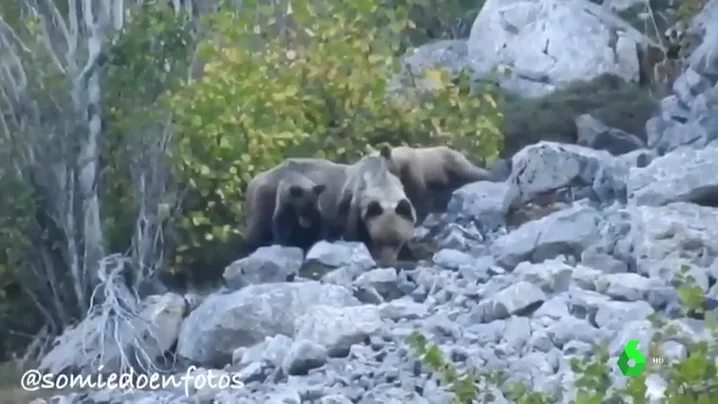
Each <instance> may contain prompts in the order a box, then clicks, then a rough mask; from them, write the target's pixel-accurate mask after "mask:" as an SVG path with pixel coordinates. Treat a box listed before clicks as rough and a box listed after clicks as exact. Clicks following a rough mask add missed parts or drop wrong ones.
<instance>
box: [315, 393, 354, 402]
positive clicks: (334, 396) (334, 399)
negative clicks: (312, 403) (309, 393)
mask: <svg viewBox="0 0 718 404" xmlns="http://www.w3.org/2000/svg"><path fill="white" fill-rule="evenodd" d="M319 404H352V401H351V400H350V399H348V398H346V397H345V396H343V395H341V394H332V395H329V396H324V397H322V398H321V400H319Z"/></svg>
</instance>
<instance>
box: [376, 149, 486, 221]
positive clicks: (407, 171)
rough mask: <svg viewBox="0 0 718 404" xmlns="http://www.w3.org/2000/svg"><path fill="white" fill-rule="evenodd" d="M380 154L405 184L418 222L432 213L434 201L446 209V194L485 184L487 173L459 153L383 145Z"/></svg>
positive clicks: (448, 150) (449, 150)
mask: <svg viewBox="0 0 718 404" xmlns="http://www.w3.org/2000/svg"><path fill="white" fill-rule="evenodd" d="M376 154H379V155H381V156H383V157H384V158H385V159H386V160H388V161H389V169H390V170H391V172H392V173H394V174H395V175H396V176H397V177H399V179H400V180H401V183H402V184H403V185H404V189H405V191H406V194H407V195H408V196H409V199H411V202H412V203H413V204H414V207H415V209H416V211H417V216H418V219H417V220H419V221H420V220H423V219H424V218H425V217H426V215H427V214H428V213H429V212H430V211H431V210H432V206H431V202H432V200H434V198H432V197H435V196H441V198H437V199H438V200H439V201H438V205H439V206H438V207H437V208H438V209H445V208H446V204H447V203H448V197H447V196H446V195H442V194H448V195H449V197H450V194H451V191H453V190H455V189H457V188H460V187H461V186H463V185H466V184H469V183H472V182H476V181H488V180H489V179H490V178H491V174H490V172H489V171H488V170H485V169H483V168H480V167H477V166H476V165H475V164H473V163H472V162H471V161H469V159H468V158H467V157H466V156H464V154H462V153H461V152H459V151H456V150H454V149H451V148H449V147H446V146H437V147H423V148H414V147H408V146H399V147H389V146H383V147H381V149H380V150H379V152H377V153H375V154H374V155H376Z"/></svg>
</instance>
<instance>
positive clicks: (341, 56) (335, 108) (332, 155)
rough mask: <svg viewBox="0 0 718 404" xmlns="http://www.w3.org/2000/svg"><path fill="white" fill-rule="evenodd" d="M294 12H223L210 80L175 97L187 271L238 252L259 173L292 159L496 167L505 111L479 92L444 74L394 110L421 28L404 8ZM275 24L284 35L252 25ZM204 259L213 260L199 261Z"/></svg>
mask: <svg viewBox="0 0 718 404" xmlns="http://www.w3.org/2000/svg"><path fill="white" fill-rule="evenodd" d="M316 3H317V2H316V1H314V2H311V3H310V2H309V1H305V2H299V3H293V4H292V7H293V12H292V14H291V16H292V21H291V24H287V26H286V27H284V28H282V27H277V26H276V25H272V22H273V20H272V18H271V17H267V16H273V15H276V14H275V10H273V9H271V8H266V7H257V8H256V9H254V10H253V9H244V10H243V11H242V17H237V16H236V15H235V14H234V13H233V12H230V11H220V12H218V13H216V14H214V15H212V16H211V18H209V19H208V20H207V21H206V25H207V26H208V27H209V29H210V31H211V32H213V33H214V34H217V36H216V37H215V36H213V37H211V38H208V39H207V40H206V41H205V42H203V43H202V44H201V45H200V53H201V55H202V58H203V60H204V61H205V62H206V64H205V66H204V75H203V77H202V78H201V79H199V80H197V81H191V82H188V83H186V85H184V86H183V87H182V88H181V89H179V90H178V91H175V92H173V93H172V94H170V95H169V96H168V97H167V98H166V100H165V101H166V106H167V107H168V108H169V110H170V111H172V113H173V116H174V117H175V118H176V119H175V122H174V123H175V125H176V128H177V130H178V136H179V143H180V145H179V149H178V151H177V153H176V154H175V155H174V159H175V162H176V168H177V175H178V178H179V180H180V182H182V183H183V184H185V185H186V186H187V187H188V195H189V196H188V199H187V201H186V204H185V206H184V208H185V220H184V222H183V223H182V226H181V229H180V239H181V240H182V244H181V245H180V247H179V248H178V253H177V254H176V256H175V263H176V265H177V266H178V267H184V268H196V269H197V270H198V271H202V273H203V274H204V275H206V276H209V277H213V276H216V275H217V271H219V270H221V269H223V267H224V266H225V265H227V264H228V263H229V262H230V261H231V260H232V259H235V258H237V257H236V255H237V252H238V249H237V246H239V245H240V244H241V240H242V234H241V231H242V229H241V225H240V223H241V221H242V214H243V212H242V205H241V201H242V200H243V199H244V198H243V191H244V189H245V187H246V185H247V183H248V182H249V181H250V180H251V178H253V177H254V176H255V175H257V174H258V173H259V172H261V171H264V170H266V169H269V168H270V167H272V166H274V165H276V164H277V163H279V162H280V161H281V160H283V159H285V158H288V157H312V156H313V157H320V158H327V159H332V160H334V161H337V162H351V161H354V160H356V159H357V158H358V157H360V156H361V155H362V154H364V153H365V152H366V151H367V148H366V147H365V146H371V145H376V144H378V143H384V142H389V143H393V144H397V143H402V142H404V143H408V144H412V145H436V144H451V145H456V146H457V147H458V146H461V147H462V148H464V149H465V150H466V151H468V152H470V153H473V154H478V155H481V156H483V157H484V158H488V159H491V158H495V157H496V155H497V154H498V151H499V148H500V144H501V138H500V134H499V132H498V130H497V124H498V122H499V120H500V118H501V115H500V113H499V106H498V105H497V104H496V102H495V100H494V99H493V98H492V96H491V95H490V94H483V95H476V94H470V93H469V91H467V90H466V88H468V86H464V85H463V83H459V84H454V83H453V82H452V81H450V80H449V79H448V75H447V74H445V72H440V71H432V72H429V74H430V75H431V76H432V77H433V78H434V79H436V80H437V83H439V85H438V89H437V90H436V92H434V93H433V94H432V95H431V96H429V97H427V96H426V95H425V94H418V92H416V91H415V92H413V93H411V94H410V95H409V97H405V100H404V102H401V103H390V102H389V101H388V98H387V94H386V91H385V90H386V83H387V79H388V78H389V77H391V75H392V74H394V73H395V72H396V71H397V70H398V69H397V67H398V66H397V54H398V52H399V50H400V49H399V48H400V46H401V45H400V36H401V34H402V32H404V30H405V29H406V28H407V27H413V26H415V24H414V23H413V22H412V21H411V20H409V19H408V17H407V16H408V13H407V11H406V8H404V7H396V8H392V7H387V6H384V5H383V4H384V3H383V2H381V1H378V0H363V1H360V2H351V3H336V2H329V1H328V2H326V3H323V4H321V5H318V4H316ZM256 15H264V16H265V17H266V18H269V23H270V24H269V25H268V26H271V27H272V29H273V30H274V32H278V33H279V35H269V34H267V31H266V30H267V28H265V27H264V26H261V27H260V26H255V25H254V24H253V21H254V16H256ZM202 254H205V255H204V256H202Z"/></svg>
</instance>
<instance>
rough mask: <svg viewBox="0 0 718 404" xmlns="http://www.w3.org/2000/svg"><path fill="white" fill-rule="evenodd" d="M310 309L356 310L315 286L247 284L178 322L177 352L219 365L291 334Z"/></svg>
mask: <svg viewBox="0 0 718 404" xmlns="http://www.w3.org/2000/svg"><path fill="white" fill-rule="evenodd" d="M316 305H324V306H329V307H347V306H355V305H359V301H358V300H356V299H355V298H354V297H353V296H352V292H351V291H350V290H349V289H347V288H344V287H342V286H338V285H328V284H327V285H324V284H320V283H319V282H314V281H311V282H298V283H291V282H285V283H266V284H257V285H250V286H247V287H245V288H244V289H241V290H239V291H237V292H234V293H228V294H216V295H212V296H209V297H208V298H207V299H206V300H205V301H204V302H202V304H201V305H200V306H199V307H198V308H197V309H195V310H194V311H193V312H192V313H191V314H190V315H189V317H187V319H186V320H185V321H184V323H182V329H181V331H180V336H179V341H178V344H177V351H178V353H179V355H180V356H181V357H183V358H186V359H189V360H190V361H193V362H196V363H201V364H208V365H211V364H213V365H217V366H222V365H224V364H226V363H229V362H230V361H231V358H232V353H233V352H234V350H235V349H237V348H239V347H243V346H247V347H248V346H252V345H254V344H257V343H260V342H262V341H264V339H265V338H266V337H273V336H275V335H276V334H284V335H287V336H293V335H294V326H295V320H296V319H297V318H299V317H301V316H302V315H304V314H305V313H307V312H308V310H310V309H311V308H312V307H314V306H316Z"/></svg>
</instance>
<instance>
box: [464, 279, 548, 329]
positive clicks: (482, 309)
mask: <svg viewBox="0 0 718 404" xmlns="http://www.w3.org/2000/svg"><path fill="white" fill-rule="evenodd" d="M545 300H546V295H545V294H544V292H543V291H541V289H539V288H538V287H536V286H534V285H532V284H530V283H528V282H526V281H519V282H517V283H515V284H513V285H511V286H509V287H508V288H506V289H504V290H502V291H500V292H498V293H496V294H495V295H493V296H491V297H490V298H488V299H486V300H484V301H482V302H481V303H479V304H478V305H477V306H476V308H475V309H474V310H472V313H471V316H472V318H473V319H474V321H476V322H483V323H486V322H491V321H493V320H498V319H502V318H508V317H510V316H512V315H521V314H522V313H524V312H526V311H527V310H532V309H535V308H537V307H538V306H539V305H540V304H541V303H543V302H544V301H545Z"/></svg>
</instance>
